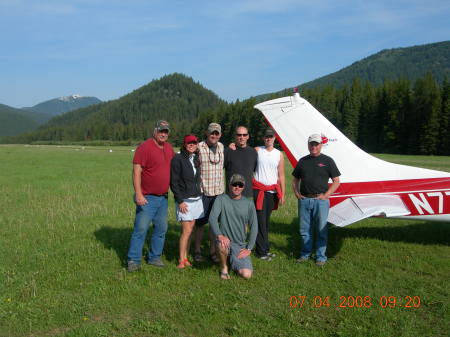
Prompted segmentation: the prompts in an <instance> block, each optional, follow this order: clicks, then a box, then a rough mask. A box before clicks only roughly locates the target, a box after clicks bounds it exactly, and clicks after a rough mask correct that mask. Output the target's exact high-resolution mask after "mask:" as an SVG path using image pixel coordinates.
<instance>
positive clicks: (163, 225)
mask: <svg viewBox="0 0 450 337" xmlns="http://www.w3.org/2000/svg"><path fill="white" fill-rule="evenodd" d="M145 199H147V204H145V205H144V206H136V218H135V220H134V230H133V234H132V235H131V240H130V249H129V250H128V261H134V262H135V263H137V264H140V263H141V257H142V248H143V247H144V242H145V238H146V236H147V231H148V229H149V227H150V223H153V227H154V228H153V233H152V238H151V240H150V246H149V250H148V261H153V260H155V259H159V258H160V256H161V254H162V251H163V248H164V241H165V239H166V232H167V198H165V197H164V196H161V197H159V196H155V195H145Z"/></svg>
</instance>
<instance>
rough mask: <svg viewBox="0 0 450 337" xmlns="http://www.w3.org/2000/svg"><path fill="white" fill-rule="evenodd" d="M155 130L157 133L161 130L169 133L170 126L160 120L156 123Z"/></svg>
mask: <svg viewBox="0 0 450 337" xmlns="http://www.w3.org/2000/svg"><path fill="white" fill-rule="evenodd" d="M155 129H156V130H157V131H162V130H167V131H170V126H169V123H168V122H167V121H165V120H162V119H161V120H159V121H157V122H156V125H155Z"/></svg>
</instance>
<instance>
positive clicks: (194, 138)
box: [183, 135, 198, 144]
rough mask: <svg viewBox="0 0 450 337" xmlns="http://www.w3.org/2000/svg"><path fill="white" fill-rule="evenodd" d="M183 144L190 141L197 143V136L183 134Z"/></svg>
mask: <svg viewBox="0 0 450 337" xmlns="http://www.w3.org/2000/svg"><path fill="white" fill-rule="evenodd" d="M183 141H184V144H188V143H190V142H197V143H198V138H197V137H196V136H195V135H186V136H184V140H183Z"/></svg>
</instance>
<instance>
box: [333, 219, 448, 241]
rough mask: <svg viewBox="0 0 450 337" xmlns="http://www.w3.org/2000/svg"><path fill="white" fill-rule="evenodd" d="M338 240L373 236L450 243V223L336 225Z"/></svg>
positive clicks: (392, 239)
mask: <svg viewBox="0 0 450 337" xmlns="http://www.w3.org/2000/svg"><path fill="white" fill-rule="evenodd" d="M331 231H332V232H334V236H335V238H336V239H337V240H341V241H342V240H344V239H346V238H355V237H356V238H371V239H377V240H382V241H391V242H404V243H416V244H422V245H447V246H448V245H450V226H449V224H448V223H439V222H422V223H416V224H411V225H405V226H392V227H387V226H383V227H359V228H352V227H345V228H337V227H334V228H333V229H332V230H331Z"/></svg>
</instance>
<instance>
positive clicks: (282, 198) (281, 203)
mask: <svg viewBox="0 0 450 337" xmlns="http://www.w3.org/2000/svg"><path fill="white" fill-rule="evenodd" d="M285 201H286V199H285V198H284V195H283V196H282V197H281V198H280V199H279V200H278V203H279V204H280V205H284V202H285Z"/></svg>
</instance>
